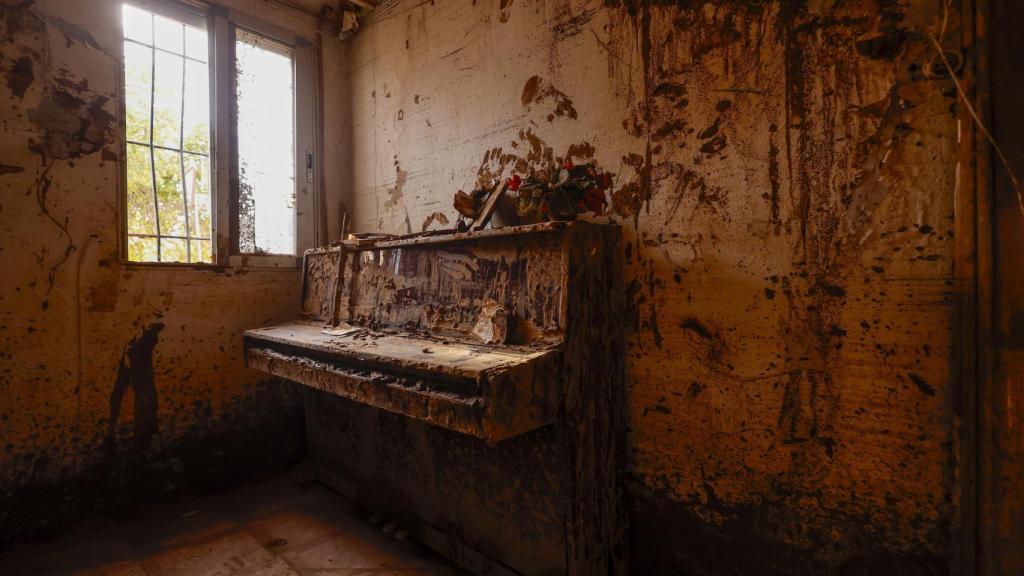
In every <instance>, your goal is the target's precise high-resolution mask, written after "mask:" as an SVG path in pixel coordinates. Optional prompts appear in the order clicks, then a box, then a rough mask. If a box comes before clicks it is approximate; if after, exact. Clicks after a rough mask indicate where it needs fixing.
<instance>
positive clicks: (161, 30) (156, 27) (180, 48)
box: [153, 15, 185, 54]
mask: <svg viewBox="0 0 1024 576" xmlns="http://www.w3.org/2000/svg"><path fill="white" fill-rule="evenodd" d="M153 40H154V44H155V45H156V47H157V48H161V49H163V50H170V51H171V52H174V53H175V54H184V53H185V30H184V26H183V25H182V24H181V22H176V21H174V20H171V19H170V18H164V17H163V16H159V15H157V16H154V17H153Z"/></svg>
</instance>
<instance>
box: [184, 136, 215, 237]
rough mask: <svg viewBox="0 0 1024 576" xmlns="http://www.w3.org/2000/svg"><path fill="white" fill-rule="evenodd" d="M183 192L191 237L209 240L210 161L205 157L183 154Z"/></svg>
mask: <svg viewBox="0 0 1024 576" xmlns="http://www.w3.org/2000/svg"><path fill="white" fill-rule="evenodd" d="M185 191H186V193H187V195H188V209H189V226H190V227H191V229H192V236H193V237H201V238H210V237H211V236H212V234H211V226H210V213H211V211H212V206H213V195H212V194H210V159H209V158H207V157H206V156H197V155H195V154H185Z"/></svg>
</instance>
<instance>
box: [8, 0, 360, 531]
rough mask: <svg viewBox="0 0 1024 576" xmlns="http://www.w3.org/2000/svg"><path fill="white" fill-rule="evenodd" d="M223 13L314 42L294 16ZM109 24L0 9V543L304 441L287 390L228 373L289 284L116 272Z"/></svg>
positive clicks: (113, 40) (334, 57)
mask: <svg viewBox="0 0 1024 576" xmlns="http://www.w3.org/2000/svg"><path fill="white" fill-rule="evenodd" d="M231 6H232V7H235V8H238V9H241V10H244V11H247V12H249V13H251V14H252V15H254V16H257V17H263V18H266V19H268V20H271V21H273V22H274V23H275V24H277V25H279V26H285V27H289V28H292V29H294V30H295V31H297V32H299V33H301V34H304V35H306V36H307V37H309V38H312V37H313V36H314V33H315V22H313V20H312V19H310V18H308V17H306V16H303V15H301V14H299V13H298V12H293V11H289V10H282V9H280V8H275V7H273V5H271V4H268V3H266V2H261V1H256V0H253V1H238V2H232V3H231ZM119 26H120V3H119V2H116V1H114V0H104V1H90V2H79V1H74V0H63V1H59V0H49V1H46V2H42V1H38V2H33V1H31V0H24V1H17V0H9V1H5V2H3V3H0V38H2V39H3V40H2V43H0V73H2V75H0V123H2V137H0V191H2V192H0V439H2V443H0V533H2V536H0V540H6V539H9V538H17V537H19V536H20V535H23V534H24V533H27V532H31V531H33V530H36V529H39V528H46V527H47V525H53V524H54V523H58V522H60V521H61V519H63V518H67V517H70V516H74V515H75V514H76V513H78V512H80V511H84V510H87V509H89V508H92V507H97V506H102V503H103V502H104V501H111V500H116V501H119V502H122V503H123V502H124V501H131V500H132V498H133V497H135V496H141V495H143V494H157V495H162V496H165V495H167V494H169V493H172V492H173V491H175V490H176V489H178V488H181V487H182V486H184V485H187V484H190V483H192V484H194V483H196V482H200V483H209V482H213V481H214V480H215V479H216V478H217V477H218V475H221V476H231V475H237V474H242V473H244V472H245V471H247V470H252V471H259V469H260V467H261V466H269V465H271V464H274V463H281V462H282V461H286V460H289V459H294V458H295V457H296V456H298V455H300V454H301V450H302V446H303V442H304V440H303V431H302V415H301V409H300V407H299V404H298V403H297V401H296V398H295V395H294V393H293V392H291V391H289V389H288V388H287V386H286V385H284V384H282V383H279V382H274V381H268V380H266V379H265V376H263V375H261V374H260V373H259V372H256V371H254V370H248V369H246V368H244V366H243V357H242V338H241V332H242V330H244V329H247V328H251V327H253V326H256V325H262V324H267V323H271V322H277V321H282V320H285V319H288V318H291V317H293V316H295V315H296V314H298V305H299V272H298V271H297V270H274V269H255V268H253V269H244V268H239V269H231V268H228V269H219V270H212V269H206V270H199V269H194V268H189V267H175V266H139V265H131V266H128V265H124V264H121V263H120V262H119V257H118V214H117V211H118V195H119V194H120V193H121V189H122V188H121V186H119V178H120V176H119V174H120V172H119V165H118V162H119V156H120V154H121V152H120V149H121V146H120V144H119V142H120V139H121V137H122V133H121V131H120V129H119V128H118V120H117V117H118V114H119V111H118V106H119V104H118V103H119V101H120V88H119V82H120V80H119V77H120V63H119V61H118V58H119V54H120V49H119V45H118V43H119V41H120V32H119V29H118V28H119ZM325 53H326V58H325V76H326V78H327V80H328V82H327V84H328V87H327V90H328V97H330V98H335V94H336V89H337V87H338V86H339V85H340V84H339V82H338V81H337V78H339V77H340V74H339V67H340V64H339V58H340V56H339V52H338V48H337V45H336V44H335V43H333V42H331V41H328V42H327V49H326V50H325ZM338 115H339V114H336V113H335V112H334V111H330V112H329V115H328V117H327V122H326V125H327V127H328V128H327V134H326V138H325V139H326V141H327V145H328V149H329V152H330V153H331V154H332V155H336V153H335V152H334V149H335V147H336V145H337V141H338V137H337V134H336V132H334V130H333V129H332V127H333V126H341V125H342V121H341V120H340V119H338V118H337V116H338ZM337 182H338V176H337V173H336V171H335V170H334V169H333V168H332V169H331V170H329V171H328V188H329V190H336V189H337V188H338V186H337ZM334 206H335V208H334V209H332V210H331V214H329V215H330V216H331V217H332V222H333V227H334V229H335V230H336V228H337V222H336V221H337V217H336V215H337V208H336V206H337V202H336V200H335V202H334ZM335 233H336V232H335ZM150 367H151V368H150Z"/></svg>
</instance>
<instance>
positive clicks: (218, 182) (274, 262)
mask: <svg viewBox="0 0 1024 576" xmlns="http://www.w3.org/2000/svg"><path fill="white" fill-rule="evenodd" d="M120 4H131V5H134V6H137V7H139V8H142V9H144V10H148V11H150V12H153V13H155V14H160V15H162V16H166V17H168V18H174V19H176V20H179V21H183V22H190V21H191V22H195V21H196V19H197V18H200V19H202V20H204V21H205V27H206V30H207V40H208V50H209V52H208V56H207V62H208V63H209V68H208V71H209V75H210V76H209V78H210V81H209V87H210V150H209V154H210V174H211V196H212V202H213V205H212V206H211V222H210V226H211V231H210V232H211V235H212V238H211V244H210V246H211V252H212V254H211V256H212V262H155V261H133V260H129V259H128V210H127V202H128V189H127V178H128V148H127V147H128V143H127V140H128V139H127V135H126V117H127V113H126V100H125V85H126V79H125V67H124V42H125V38H124V27H123V25H120V26H119V34H120V35H121V36H120V43H119V48H118V49H119V51H120V52H119V54H120V58H121V60H120V68H121V69H120V75H119V78H120V86H119V91H120V94H119V98H118V102H119V112H120V118H119V124H120V126H119V129H120V133H119V136H118V137H119V139H120V152H121V162H120V170H119V185H118V189H119V197H118V206H119V218H118V219H119V232H120V233H119V237H118V244H119V253H120V259H121V262H122V264H126V265H130V266H143V267H146V266H157V267H190V268H223V267H268V268H286V269H295V268H298V267H299V265H300V264H301V262H302V253H303V252H304V251H305V250H306V249H309V248H313V247H315V246H316V244H317V241H318V239H317V238H316V237H315V230H316V227H315V223H316V209H317V207H318V205H319V203H318V202H317V201H316V198H317V194H318V193H319V181H318V178H317V173H318V170H319V167H318V166H317V162H319V158H320V151H319V150H318V149H317V146H316V140H315V126H314V121H315V119H314V116H315V104H316V95H315V76H314V74H315V70H316V53H315V51H314V49H313V44H312V43H310V42H309V41H308V40H306V39H305V38H304V37H302V36H301V35H300V34H297V33H295V32H292V31H290V30H288V29H285V28H282V27H280V26H276V25H273V24H269V23H266V22H264V21H262V20H260V19H259V18H255V17H253V16H251V15H249V14H246V13H243V12H238V11H236V10H232V9H228V8H225V7H223V6H219V5H215V4H210V3H206V2H199V1H190V0H121V1H120V2H119V5H120ZM236 28H241V29H244V30H246V31H248V32H251V33H254V34H257V35H259V36H263V37H265V38H267V39H269V40H271V41H273V42H276V43H278V44H282V45H284V46H287V47H288V48H289V49H290V50H291V51H292V54H293V56H294V63H293V66H294V68H293V74H294V86H295V99H294V119H295V132H294V137H295V144H294V147H295V148H294V150H295V253H294V254H243V253H241V251H240V250H239V244H238V215H239V214H238V212H239V210H238V198H239V192H238V185H239V178H238V170H237V167H238V146H236V145H235V142H236V140H235V138H236V131H237V123H236V121H235V119H236V117H237V110H236V102H235V74H234V69H235V66H234V64H235V54H234V47H235V29H236Z"/></svg>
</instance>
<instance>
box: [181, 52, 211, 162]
mask: <svg viewBox="0 0 1024 576" xmlns="http://www.w3.org/2000/svg"><path fill="white" fill-rule="evenodd" d="M183 120H184V122H185V142H184V149H185V150H188V151H190V152H201V153H203V154H208V153H209V151H210V73H209V71H208V69H207V66H206V64H201V63H199V62H195V61H192V60H186V61H185V115H184V117H183Z"/></svg>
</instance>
